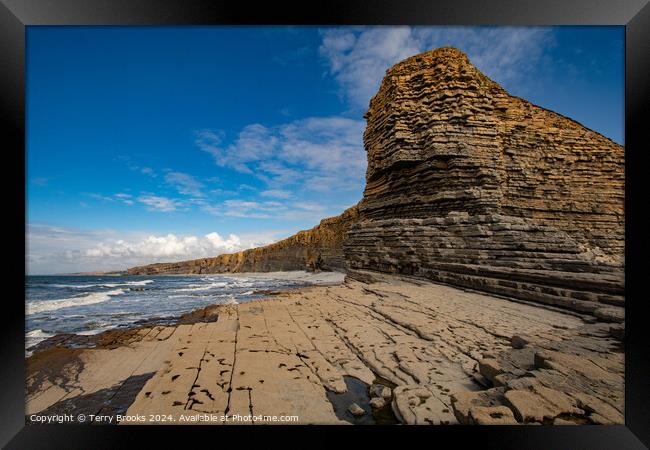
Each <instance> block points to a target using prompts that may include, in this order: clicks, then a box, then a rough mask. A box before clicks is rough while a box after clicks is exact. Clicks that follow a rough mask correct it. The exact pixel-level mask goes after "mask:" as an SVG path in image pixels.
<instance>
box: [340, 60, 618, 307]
mask: <svg viewBox="0 0 650 450" xmlns="http://www.w3.org/2000/svg"><path fill="white" fill-rule="evenodd" d="M365 118H366V119H367V122H368V125H367V128H366V131H365V134H364V145H365V149H366V151H367V154H368V169H367V173H366V188H365V192H364V197H363V200H362V202H361V203H360V204H359V221H358V222H357V223H356V224H355V225H353V226H352V227H351V229H350V231H349V233H348V239H347V240H346V242H345V244H344V252H345V258H346V265H347V268H348V270H349V275H350V276H351V277H353V278H358V279H363V278H364V277H367V276H368V274H369V273H371V272H368V271H379V272H387V273H398V274H404V275H412V276H417V277H424V278H428V279H431V280H434V281H440V282H444V283H449V284H454V285H459V286H465V287H470V288H475V289H480V290H483V291H488V292H492V293H496V294H504V295H508V296H512V297H517V298H521V299H526V300H534V301H540V302H544V303H549V304H553V305H558V306H562V307H568V308H571V309H575V310H579V311H588V312H593V311H594V310H596V309H598V308H599V307H601V306H602V305H601V303H608V304H614V305H622V304H623V291H624V279H623V264H624V259H623V256H624V254H623V250H624V210H623V206H624V149H623V147H622V146H620V145H618V144H616V143H614V142H612V141H611V140H609V139H607V138H606V137H604V136H602V135H600V134H598V133H596V132H594V131H591V130H589V129H587V128H585V127H583V126H581V125H580V124H579V123H577V122H575V121H573V120H571V119H568V118H566V117H563V116H561V115H559V114H556V113H554V112H552V111H548V110H545V109H543V108H540V107H538V106H536V105H533V104H531V103H529V102H528V101H526V100H523V99H521V98H518V97H514V96H511V95H509V94H508V93H507V92H506V91H505V90H504V89H503V88H502V87H501V86H499V85H498V84H497V83H495V82H494V81H492V80H490V79H489V78H487V77H486V76H485V75H483V74H482V73H481V72H480V71H479V70H478V69H477V68H475V67H474V66H473V65H472V64H471V63H470V61H469V60H468V58H467V56H466V55H465V54H464V53H462V52H460V51H458V50H456V49H453V48H441V49H437V50H433V51H429V52H426V53H422V54H419V55H416V56H413V57H411V58H408V59H406V60H404V61H402V62H400V63H398V64H397V65H395V66H394V67H392V68H390V69H389V70H388V71H387V73H386V76H385V78H384V80H383V82H382V84H381V86H380V89H379V92H378V93H377V94H376V95H375V96H374V97H373V98H372V100H371V102H370V107H369V109H368V111H367V113H366V115H365Z"/></svg>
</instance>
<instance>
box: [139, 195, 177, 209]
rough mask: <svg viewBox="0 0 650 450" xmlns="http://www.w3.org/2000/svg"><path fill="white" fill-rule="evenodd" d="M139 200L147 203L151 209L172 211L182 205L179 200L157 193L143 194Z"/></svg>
mask: <svg viewBox="0 0 650 450" xmlns="http://www.w3.org/2000/svg"><path fill="white" fill-rule="evenodd" d="M138 201H139V202H140V203H144V204H145V205H147V206H148V208H147V209H148V210H149V211H161V212H172V211H176V210H177V208H178V207H179V206H180V203H179V202H178V201H177V200H173V199H170V198H167V197H159V196H157V195H141V196H140V197H138Z"/></svg>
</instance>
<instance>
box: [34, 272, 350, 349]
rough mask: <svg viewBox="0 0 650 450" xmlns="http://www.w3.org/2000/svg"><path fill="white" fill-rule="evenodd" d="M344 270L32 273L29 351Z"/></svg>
mask: <svg viewBox="0 0 650 450" xmlns="http://www.w3.org/2000/svg"><path fill="white" fill-rule="evenodd" d="M343 277H344V275H343V274H342V273H338V272H321V273H319V274H312V273H308V272H299V271H296V272H271V273H264V274H260V273H255V274H252V273H251V274H236V275H234V274H228V275H164V276H86V275H84V276H75V275H73V276H58V275H56V276H54V275H52V276H27V277H26V281H25V319H26V337H25V338H26V339H25V348H26V354H27V356H29V354H30V352H29V351H28V349H29V348H30V347H32V346H34V345H36V344H38V343H39V342H41V341H43V340H45V339H47V338H48V337H51V336H54V335H56V334H58V333H75V334H81V335H90V334H97V333H101V332H102V331H106V330H110V329H114V328H120V327H130V326H134V325H138V324H140V323H144V322H145V321H151V320H155V321H157V322H161V323H164V322H165V321H166V320H167V321H172V320H173V319H175V318H177V317H179V316H180V315H182V314H184V313H187V312H190V311H192V310H194V309H197V308H202V307H205V306H207V305H212V304H237V303H242V302H246V301H250V300H255V299H258V298H261V297H264V296H265V294H264V293H260V292H259V291H264V290H281V289H287V288H296V287H301V286H309V285H322V284H337V283H340V282H341V281H342V280H343Z"/></svg>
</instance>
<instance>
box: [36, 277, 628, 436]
mask: <svg viewBox="0 0 650 450" xmlns="http://www.w3.org/2000/svg"><path fill="white" fill-rule="evenodd" d="M373 277H374V279H373V280H368V281H367V282H360V281H355V280H346V281H345V282H342V283H339V284H337V285H329V286H309V287H300V288H296V289H290V290H283V291H280V292H274V294H275V295H271V296H268V297H265V298H262V299H258V300H251V301H249V302H245V303H241V304H238V305H210V306H207V307H205V308H201V309H199V310H194V311H192V312H191V313H188V314H185V315H183V316H181V317H180V318H178V320H177V321H176V323H174V324H167V325H160V324H148V325H142V326H139V327H134V328H130V329H121V330H110V331H106V332H103V333H100V334H98V335H96V336H93V337H86V338H87V343H86V344H85V345H84V343H83V342H68V344H73V345H70V346H69V347H66V342H65V340H62V341H61V342H59V343H58V345H55V346H53V347H51V348H49V349H46V350H42V351H37V352H35V353H34V355H32V356H31V357H30V358H27V370H28V371H27V379H28V385H27V416H28V418H29V416H31V415H32V414H38V415H45V414H66V413H72V412H75V414H78V413H79V412H82V411H83V412H84V413H85V414H87V415H93V416H95V417H101V416H106V417H114V418H115V417H117V415H118V414H119V415H125V414H126V415H128V416H133V417H136V416H143V417H145V418H146V420H145V421H144V422H143V423H167V422H171V423H181V422H179V420H180V419H181V418H182V417H184V418H185V419H186V420H188V421H189V423H230V422H227V421H226V422H222V420H221V419H223V417H222V416H223V415H224V414H228V415H230V416H233V415H238V416H239V417H242V418H243V419H246V418H247V416H251V417H250V418H248V420H239V421H237V422H235V423H269V420H271V419H268V420H266V421H265V420H257V419H254V417H258V418H264V417H272V416H282V415H286V416H297V417H298V421H297V422H295V423H301V424H302V423H314V424H346V423H407V424H444V423H449V424H453V423H478V424H488V423H503V424H515V423H544V424H548V423H556V424H564V423H573V424H577V423H623V372H624V370H623V369H624V367H623V353H622V345H623V344H622V342H621V341H620V340H619V339H620V337H621V335H620V333H621V326H620V325H617V324H612V323H605V322H601V321H598V320H588V321H585V320H583V319H582V318H580V317H576V316H575V315H571V314H568V313H564V312H561V311H553V310H549V309H543V308H539V307H536V306H533V305H526V304H522V303H517V302H512V301H509V300H507V299H504V298H498V297H494V296H490V295H487V294H484V293H477V292H468V291H464V290H460V289H457V288H454V287H450V286H445V285H440V284H433V283H428V282H422V281H417V282H414V281H413V280H409V279H407V278H404V277H394V276H378V275H376V274H374V275H373ZM505 319H507V320H505ZM587 322H592V323H587ZM260 352H262V353H264V355H263V357H260V355H259V353H260ZM567 376H570V380H571V381H570V382H568V383H567V382H566V378H567ZM373 394H375V395H373ZM371 402H372V405H374V407H373V406H371ZM353 403H354V404H356V406H357V407H358V409H355V408H354V407H353V406H352V404H353ZM350 410H355V413H356V414H359V415H358V416H355V415H354V414H352V413H351V412H350ZM149 415H153V416H152V417H151V419H152V420H149V419H150V418H149ZM199 419H201V420H199ZM27 422H28V423H30V420H29V419H28V420H27ZM94 422H97V423H116V422H115V421H114V420H113V421H112V422H108V421H107V420H105V421H104V422H98V421H97V420H95V421H94ZM271 422H272V420H271ZM122 423H127V422H122ZM292 423H293V422H292Z"/></svg>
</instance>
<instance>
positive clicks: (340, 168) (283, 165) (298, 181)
mask: <svg viewBox="0 0 650 450" xmlns="http://www.w3.org/2000/svg"><path fill="white" fill-rule="evenodd" d="M364 126H365V124H364V122H363V121H361V120H354V119H349V118H345V117H310V118H306V119H300V120H296V121H292V122H289V123H285V124H282V125H278V126H275V127H266V126H263V125H261V124H252V125H248V126H247V127H245V128H244V129H242V131H241V132H240V133H239V134H238V136H237V137H236V138H235V139H234V142H233V143H232V144H230V145H223V143H222V142H223V136H224V133H223V132H219V131H214V130H202V131H199V132H198V133H197V135H196V144H197V146H198V147H199V148H200V149H201V150H203V151H205V152H208V153H209V154H211V155H212V156H213V158H214V161H215V163H216V164H217V165H218V166H221V167H228V168H231V169H233V170H236V171H238V172H240V173H244V174H251V175H254V176H256V177H257V178H259V179H260V180H262V181H263V182H265V183H266V184H267V186H268V187H269V189H267V190H266V191H264V192H265V194H262V195H265V196H274V195H275V196H276V197H277V198H288V197H287V192H290V191H291V190H292V189H293V190H295V189H297V188H302V189H306V190H316V191H320V192H324V191H327V190H338V191H340V190H347V191H349V190H354V189H357V190H360V189H361V187H362V186H363V178H364V173H365V166H366V156H365V152H364V150H363V129H364ZM333 173H336V174H337V177H336V178H337V179H338V180H339V182H338V183H336V184H333V185H331V186H324V185H322V184H317V185H315V184H314V182H322V181H324V180H328V178H327V176H328V175H332V174H333ZM289 187H292V189H288V188H289ZM328 188H329V189H328Z"/></svg>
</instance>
